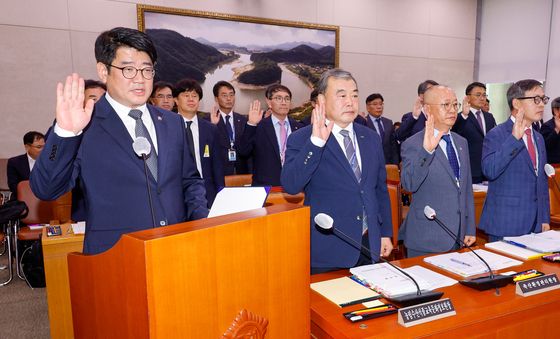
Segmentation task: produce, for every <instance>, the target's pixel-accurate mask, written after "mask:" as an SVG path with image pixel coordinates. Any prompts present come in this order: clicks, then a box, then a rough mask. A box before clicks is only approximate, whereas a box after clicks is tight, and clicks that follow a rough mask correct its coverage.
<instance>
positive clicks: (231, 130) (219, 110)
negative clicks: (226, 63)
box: [210, 81, 250, 175]
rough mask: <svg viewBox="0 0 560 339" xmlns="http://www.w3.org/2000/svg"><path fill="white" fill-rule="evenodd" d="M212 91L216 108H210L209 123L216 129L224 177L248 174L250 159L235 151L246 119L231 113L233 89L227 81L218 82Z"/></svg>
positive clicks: (233, 103)
mask: <svg viewBox="0 0 560 339" xmlns="http://www.w3.org/2000/svg"><path fill="white" fill-rule="evenodd" d="M212 91H213V92H214V99H215V100H216V104H217V107H216V106H214V108H212V111H211V112H210V121H211V122H212V123H213V124H214V125H216V126H217V127H218V141H219V145H220V154H221V156H222V163H223V164H224V175H232V174H248V173H249V160H250V159H249V158H246V157H244V156H242V155H240V154H238V153H239V152H238V150H237V148H238V146H239V141H240V140H241V136H242V135H243V130H244V129H245V125H247V117H246V116H244V115H241V114H239V113H237V112H234V111H233V106H235V88H233V86H232V85H231V84H230V83H229V82H227V81H218V82H217V83H216V84H215V85H214V88H213V89H212Z"/></svg>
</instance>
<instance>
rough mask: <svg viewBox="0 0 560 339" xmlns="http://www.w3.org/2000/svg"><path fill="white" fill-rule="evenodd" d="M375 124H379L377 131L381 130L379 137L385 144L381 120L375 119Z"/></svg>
mask: <svg viewBox="0 0 560 339" xmlns="http://www.w3.org/2000/svg"><path fill="white" fill-rule="evenodd" d="M375 122H376V123H377V129H378V130H379V136H380V137H381V141H382V142H383V140H385V131H384V130H383V125H382V124H381V119H380V118H377V119H375Z"/></svg>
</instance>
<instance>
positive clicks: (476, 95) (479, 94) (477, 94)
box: [469, 93, 488, 99]
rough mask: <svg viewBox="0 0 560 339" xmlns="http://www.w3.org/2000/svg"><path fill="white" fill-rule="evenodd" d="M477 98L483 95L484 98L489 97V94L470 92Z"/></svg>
mask: <svg viewBox="0 0 560 339" xmlns="http://www.w3.org/2000/svg"><path fill="white" fill-rule="evenodd" d="M469 95H471V96H473V97H475V98H480V97H483V98H484V99H486V98H488V95H487V94H486V93H475V94H469Z"/></svg>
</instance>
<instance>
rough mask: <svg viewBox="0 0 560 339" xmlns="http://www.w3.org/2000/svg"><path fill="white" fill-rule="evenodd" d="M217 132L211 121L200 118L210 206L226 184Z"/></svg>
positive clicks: (203, 174)
mask: <svg viewBox="0 0 560 339" xmlns="http://www.w3.org/2000/svg"><path fill="white" fill-rule="evenodd" d="M217 134H218V128H217V127H216V126H214V125H213V124H212V123H211V122H209V121H207V120H204V119H198V139H199V140H198V148H199V154H200V165H201V167H202V177H203V179H204V186H205V188H206V200H207V201H208V207H210V206H212V203H213V202H214V199H215V198H216V194H217V193H218V190H220V188H221V187H224V186H225V183H224V167H223V164H222V157H221V154H220V153H219V149H220V147H219V142H218V137H217ZM206 151H208V152H206Z"/></svg>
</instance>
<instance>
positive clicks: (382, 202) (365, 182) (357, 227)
mask: <svg viewBox="0 0 560 339" xmlns="http://www.w3.org/2000/svg"><path fill="white" fill-rule="evenodd" d="M311 131H312V126H306V127H304V128H301V129H300V130H299V131H297V132H295V133H292V134H291V135H290V137H289V138H288V147H287V150H286V160H285V163H284V168H283V169H282V186H283V187H284V190H285V191H286V192H288V193H290V194H296V193H299V192H302V191H303V192H304V193H305V201H304V204H305V205H307V206H310V207H311V266H312V267H352V266H354V265H355V264H356V263H357V261H358V258H359V256H360V251H359V250H357V249H356V248H354V247H353V246H352V245H349V244H348V243H347V242H345V241H343V240H341V239H340V238H338V237H337V236H335V235H332V234H324V233H321V232H320V231H318V230H317V228H316V226H315V222H314V221H313V219H314V217H315V216H316V215H317V214H318V213H327V214H329V215H330V216H331V217H332V218H333V219H334V225H335V227H336V228H338V229H339V230H341V231H342V232H344V233H345V234H347V235H348V236H350V237H351V238H352V239H354V241H356V242H358V243H361V241H362V218H363V216H364V213H365V215H366V217H367V223H368V236H369V244H370V249H371V256H372V258H373V260H377V258H379V252H380V247H381V243H380V242H381V240H380V239H381V237H391V236H392V224H391V206H390V202H389V195H388V193H387V184H386V182H385V181H386V178H387V173H386V171H385V162H384V160H383V157H382V155H381V152H379V151H378V150H379V149H380V148H381V145H380V141H379V137H376V136H375V133H374V132H373V131H371V130H370V129H369V128H367V127H365V126H361V125H359V124H356V123H354V132H355V133H356V141H357V143H358V145H359V150H360V156H361V159H362V166H361V170H362V177H361V181H360V182H358V180H357V179H356V177H355V176H354V173H353V172H352V168H351V167H350V164H349V163H348V160H347V159H346V156H345V154H344V152H343V151H342V148H341V147H340V145H339V144H338V142H337V141H336V139H335V137H334V136H333V135H332V134H331V136H330V137H329V138H328V140H327V143H326V144H325V146H324V147H317V146H315V145H314V144H313V143H312V142H311V139H310V137H311Z"/></svg>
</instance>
